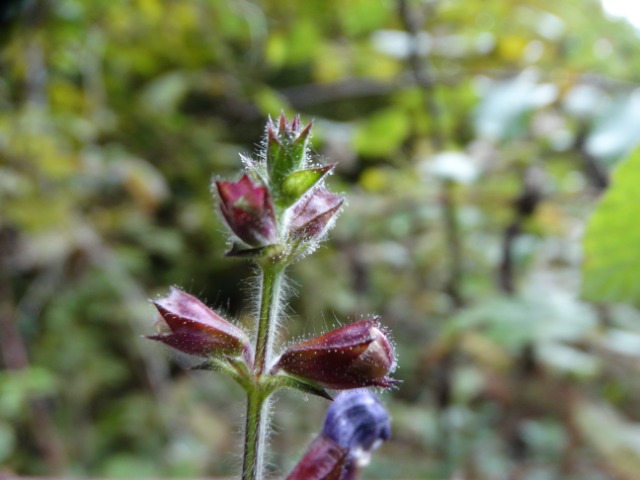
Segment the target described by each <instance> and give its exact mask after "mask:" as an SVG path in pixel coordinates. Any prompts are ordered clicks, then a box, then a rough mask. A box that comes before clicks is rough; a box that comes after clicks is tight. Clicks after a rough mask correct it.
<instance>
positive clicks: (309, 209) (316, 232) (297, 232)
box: [289, 187, 344, 241]
mask: <svg viewBox="0 0 640 480" xmlns="http://www.w3.org/2000/svg"><path fill="white" fill-rule="evenodd" d="M343 203H344V197H342V196H341V195H336V194H335V193H331V192H330V191H329V190H327V189H326V188H324V187H321V188H317V189H315V190H313V192H311V194H309V195H307V196H305V197H303V198H302V199H301V200H300V201H299V202H298V203H296V204H295V205H294V206H293V207H292V213H291V221H290V225H289V234H290V235H291V236H292V237H293V238H298V239H302V240H305V241H309V240H315V239H318V238H321V237H322V236H323V235H324V234H325V233H326V232H327V231H328V230H329V229H330V228H331V226H332V225H333V220H334V219H335V217H336V215H337V213H338V212H339V210H340V207H342V205H343Z"/></svg>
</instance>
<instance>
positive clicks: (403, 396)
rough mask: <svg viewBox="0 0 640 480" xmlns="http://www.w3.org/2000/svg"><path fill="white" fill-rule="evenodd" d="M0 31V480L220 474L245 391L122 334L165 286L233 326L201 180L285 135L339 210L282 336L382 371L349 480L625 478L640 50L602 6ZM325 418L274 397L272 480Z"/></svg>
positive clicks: (258, 15) (273, 14)
mask: <svg viewBox="0 0 640 480" xmlns="http://www.w3.org/2000/svg"><path fill="white" fill-rule="evenodd" d="M622 4H623V6H624V4H625V2H622ZM634 4H635V2H631V1H627V2H626V5H627V7H629V8H634V7H633V5H634ZM1 5H2V7H1V9H0V353H1V356H0V366H1V367H2V370H0V465H1V467H0V472H5V473H9V472H12V473H16V474H20V475H64V476H80V477H98V476H99V477H110V478H127V477H128V478H144V477H147V478H149V477H156V476H166V477H198V476H199V477H202V476H213V477H215V476H232V475H235V474H236V473H237V471H238V468H239V464H240V441H239V438H240V437H239V435H240V433H241V432H240V428H239V426H240V425H241V424H242V420H241V415H242V411H243V392H242V390H241V389H240V387H238V386H237V385H236V384H234V383H233V382H232V381H231V380H230V379H228V378H224V377H220V376H217V375H215V374H210V373H207V372H197V373H194V372H188V371H186V369H185V366H188V365H189V364H190V361H189V359H185V358H179V357H176V356H174V354H172V353H171V352H170V351H169V349H166V348H163V346H162V345H160V344H155V343H153V342H149V341H146V340H144V339H142V338H141V335H143V334H150V333H153V332H154V331H155V327H154V325H153V322H154V319H155V313H154V309H153V308H152V306H151V305H150V303H149V301H148V299H149V298H157V296H159V295H164V294H166V293H167V291H168V288H169V286H171V285H177V286H180V287H181V288H183V289H185V290H187V291H188V292H190V293H192V294H195V295H197V296H199V297H200V298H203V299H205V300H206V301H207V302H208V304H209V305H211V306H213V307H215V308H217V309H218V310H219V311H221V312H225V313H226V314H227V315H228V316H229V317H230V318H234V319H236V320H237V321H238V322H240V323H242V324H245V325H248V324H250V320H251V315H252V313H253V312H252V307H251V305H249V304H248V303H247V298H248V296H249V292H250V291H251V286H252V281H253V279H254V278H255V275H254V272H253V271H252V270H251V268H250V266H249V264H247V263H244V262H242V261H239V260H234V259H228V258H225V257H224V252H225V250H226V248H227V246H228V245H227V238H225V234H224V229H223V227H222V225H221V223H220V218H219V217H218V215H217V214H216V213H215V205H214V202H213V199H212V196H211V192H210V182H211V178H212V177H213V176H216V177H219V178H235V177H236V176H237V174H238V171H239V168H240V166H241V162H240V157H239V154H244V155H251V154H252V153H254V152H256V150H259V149H260V145H261V139H262V135H263V132H264V124H265V120H266V118H267V115H272V116H275V115H278V114H279V113H280V112H281V111H284V112H286V113H287V114H288V115H293V114H294V113H300V114H301V116H302V119H303V121H304V122H308V121H310V120H312V119H313V120H314V122H315V127H314V138H313V148H314V151H315V152H316V154H317V157H318V159H319V160H324V161H331V162H339V165H338V170H337V172H336V174H335V175H333V176H332V177H331V179H330V181H331V187H332V189H333V190H335V191H340V192H344V193H346V194H347V195H348V206H347V208H346V209H345V210H344V213H343V214H342V215H341V217H340V219H339V221H338V223H337V227H336V228H335V230H334V231H333V232H332V234H331V238H330V240H329V241H328V242H327V243H326V245H325V246H324V248H322V249H320V250H319V251H317V252H316V253H315V254H314V255H313V256H311V257H309V258H307V259H305V260H304V261H303V262H301V263H299V264H297V265H295V266H294V267H293V268H291V271H290V283H291V285H292V287H293V289H294V290H295V295H293V296H292V298H291V301H290V307H291V308H290V318H289V320H288V323H287V330H288V332H287V337H288V338H294V337H295V338H297V337H300V336H308V335H312V334H318V333H321V332H323V331H326V330H327V329H328V328H331V327H333V326H335V325H337V324H338V323H339V322H341V323H344V322H346V321H349V320H353V319H357V318H360V317H361V316H364V315H368V314H379V315H380V316H381V319H382V322H383V323H384V324H385V325H388V326H389V328H390V330H391V331H392V332H393V335H394V338H395V343H396V347H397V350H398V354H399V369H398V370H397V372H396V376H397V377H398V378H400V379H402V380H403V383H402V385H401V386H400V388H398V389H397V390H395V391H393V392H388V393H384V394H383V395H382V398H383V401H384V402H385V403H386V405H387V406H388V408H389V410H390V412H391V415H392V417H393V438H392V439H391V441H390V442H389V443H387V444H385V445H384V446H383V447H382V448H381V449H380V450H379V451H378V452H377V453H376V455H375V456H374V459H373V465H372V466H371V467H370V468H369V469H367V470H366V471H365V477H366V478H370V479H376V478H377V479H400V478H406V479H418V478H420V479H449V478H455V479H469V480H474V479H483V480H484V479H487V480H490V479H491V480H492V479H507V478H509V479H518V480H519V479H526V480H546V479H549V480H552V479H560V478H562V479H568V480H571V479H575V480H602V479H622V480H626V479H630V480H633V479H638V478H640V395H639V394H640V377H639V376H638V373H639V370H640V321H639V320H640V315H639V313H638V310H637V308H638V306H640V273H639V272H640V257H639V255H638V245H639V244H640V227H639V226H638V207H639V206H640V201H639V198H640V193H639V192H640V187H639V186H638V185H640V156H639V155H633V154H631V156H630V157H629V155H630V152H632V151H633V149H634V147H635V146H636V144H637V143H638V142H639V141H640V90H639V89H638V86H639V84H640V37H639V33H638V30H637V29H636V28H635V27H633V26H632V24H631V23H629V21H628V19H626V18H622V17H619V16H612V14H611V13H607V12H611V11H613V8H614V7H615V5H614V4H613V2H611V1H608V2H607V5H606V6H607V8H608V10H604V9H603V6H602V5H601V3H600V2H599V1H597V0H576V1H571V2H562V1H557V0H430V1H411V0H383V1H370V0H307V1H305V2H294V1H284V0H282V1H278V0H263V1H258V0H255V1H250V0H186V1H185V0H182V1H168V0H164V1H163V0H129V1H111V0H94V1H80V0H57V1H53V0H6V1H4V2H3V3H2V4H1ZM619 13H620V12H619ZM621 14H622V15H632V14H633V12H632V11H622V12H621ZM626 158H628V159H627V160H625V159H626ZM612 179H613V181H612ZM288 338H285V339H283V340H284V341H286V340H287V339H288ZM326 407H327V404H326V402H325V401H324V400H322V399H315V398H308V399H307V398H303V397H301V396H300V395H297V394H294V393H287V392H285V393H283V394H281V395H279V397H278V401H277V403H276V405H275V409H274V412H275V413H274V419H275V425H274V433H273V435H272V438H271V445H272V453H273V456H272V458H271V463H272V465H273V467H274V471H275V472H280V473H286V472H288V471H289V470H290V469H291V467H292V466H293V464H294V463H295V461H296V459H297V458H299V456H300V455H301V454H302V452H303V450H304V447H305V446H306V444H307V443H308V442H309V441H310V439H311V438H312V437H313V435H315V433H316V432H318V431H319V429H320V427H321V422H322V419H323V416H324V412H325V410H326Z"/></svg>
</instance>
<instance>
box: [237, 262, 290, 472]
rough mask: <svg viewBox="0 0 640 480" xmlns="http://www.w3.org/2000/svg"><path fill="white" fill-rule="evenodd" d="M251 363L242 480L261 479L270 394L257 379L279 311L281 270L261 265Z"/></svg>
mask: <svg viewBox="0 0 640 480" xmlns="http://www.w3.org/2000/svg"><path fill="white" fill-rule="evenodd" d="M261 268H262V285H261V298H260V313H259V317H258V332H257V336H256V348H255V360H254V371H253V377H254V384H253V388H251V389H249V390H248V393H247V418H246V429H245V448H244V459H243V465H242V480H259V479H261V478H262V476H263V458H264V454H265V452H264V445H265V437H266V433H267V432H266V429H267V427H268V418H267V417H268V408H267V407H266V404H267V401H266V400H267V398H268V396H269V394H270V392H269V391H268V390H267V389H266V388H265V383H264V382H262V381H261V377H262V375H263V374H264V372H265V371H266V369H267V368H268V366H269V362H270V361H271V351H272V345H273V337H274V331H275V328H276V324H277V318H276V317H277V315H278V309H279V308H280V293H281V287H282V278H283V274H284V266H283V265H278V264H273V263H270V264H263V265H261Z"/></svg>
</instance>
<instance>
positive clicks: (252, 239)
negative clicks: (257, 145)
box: [215, 174, 277, 247]
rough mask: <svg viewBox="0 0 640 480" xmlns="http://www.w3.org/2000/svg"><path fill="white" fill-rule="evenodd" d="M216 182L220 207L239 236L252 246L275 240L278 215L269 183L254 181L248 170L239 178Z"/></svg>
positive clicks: (230, 227)
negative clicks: (274, 210) (266, 185)
mask: <svg viewBox="0 0 640 480" xmlns="http://www.w3.org/2000/svg"><path fill="white" fill-rule="evenodd" d="M215 184H216V188H217V189H218V194H219V196H220V211H221V212H222V215H223V216H224V219H225V220H226V221H227V225H228V226H229V229H230V230H231V231H232V232H233V233H234V234H235V235H236V236H237V237H238V238H239V239H240V240H242V241H243V242H245V243H246V244H248V245H250V246H252V247H259V246H264V245H269V244H271V243H274V242H275V241H276V238H277V227H276V218H275V215H274V212H273V204H272V201H271V195H270V194H269V190H268V189H267V187H265V186H263V185H260V184H255V183H253V181H252V180H251V178H249V176H248V175H247V174H245V175H243V176H242V178H240V180H238V181H237V182H225V181H216V182H215Z"/></svg>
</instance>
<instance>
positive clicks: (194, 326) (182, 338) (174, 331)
mask: <svg viewBox="0 0 640 480" xmlns="http://www.w3.org/2000/svg"><path fill="white" fill-rule="evenodd" d="M153 304H154V305H155V306H156V308H157V309H158V312H160V315H161V316H162V318H163V319H164V321H165V322H166V324H167V326H168V327H169V331H168V332H167V333H161V334H159V335H150V336H147V338H149V339H151V340H156V341H158V342H162V343H164V344H165V345H169V346H170V347H172V348H175V349H176V350H180V351H181V352H184V353H188V354H190V355H197V356H200V357H208V356H213V355H216V356H217V355H239V354H241V353H243V352H244V351H246V350H247V349H248V348H250V347H249V343H248V340H247V336H246V335H245V333H244V332H243V331H242V330H240V329H239V328H238V327H236V326H235V325H233V324H232V323H230V322H228V321H227V320H225V319H224V318H222V317H221V316H220V315H218V314H217V313H215V312H214V311H213V310H211V309H210V308H209V307H207V306H206V305H205V304H204V303H202V302H201V301H200V300H198V299H197V298H195V297H194V296H192V295H189V294H188V293H185V292H183V291H182V290H179V289H177V288H171V293H170V294H169V295H168V296H167V297H164V298H161V299H160V300H158V301H155V302H153Z"/></svg>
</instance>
